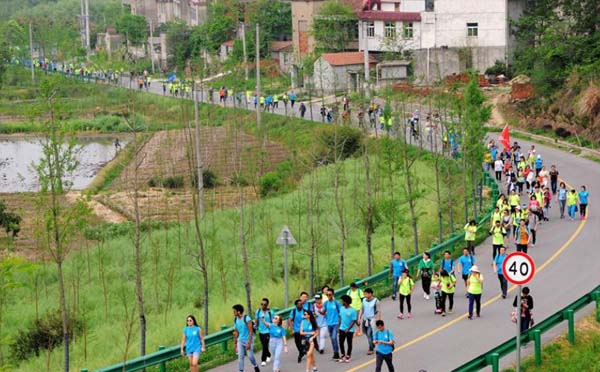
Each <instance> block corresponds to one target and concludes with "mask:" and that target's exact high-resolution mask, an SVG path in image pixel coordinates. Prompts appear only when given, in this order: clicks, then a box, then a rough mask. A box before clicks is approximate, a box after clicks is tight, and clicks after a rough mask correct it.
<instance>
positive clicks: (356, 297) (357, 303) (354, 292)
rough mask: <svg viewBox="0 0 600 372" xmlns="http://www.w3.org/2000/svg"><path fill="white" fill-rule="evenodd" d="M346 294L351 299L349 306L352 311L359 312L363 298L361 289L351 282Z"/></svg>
mask: <svg viewBox="0 0 600 372" xmlns="http://www.w3.org/2000/svg"><path fill="white" fill-rule="evenodd" d="M346 294H347V295H348V296H350V298H351V299H352V303H351V304H350V306H351V307H352V308H353V309H354V310H356V311H360V308H361V307H362V299H363V297H365V295H364V293H363V291H362V289H360V288H358V285H357V284H356V283H354V282H352V283H350V289H349V290H348V291H347V292H346Z"/></svg>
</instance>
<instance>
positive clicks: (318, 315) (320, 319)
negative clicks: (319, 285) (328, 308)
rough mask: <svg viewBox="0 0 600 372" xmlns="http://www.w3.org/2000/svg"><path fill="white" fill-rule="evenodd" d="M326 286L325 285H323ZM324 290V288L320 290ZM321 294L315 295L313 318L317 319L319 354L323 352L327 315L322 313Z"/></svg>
mask: <svg viewBox="0 0 600 372" xmlns="http://www.w3.org/2000/svg"><path fill="white" fill-rule="evenodd" d="M325 288H327V287H325ZM322 291H323V292H324V290H322ZM323 306H324V304H323V295H321V294H320V293H317V294H316V295H315V304H314V310H315V320H316V321H317V327H319V354H323V353H324V352H325V338H326V337H327V334H328V332H327V317H326V316H325V314H324V311H323V310H324V308H323Z"/></svg>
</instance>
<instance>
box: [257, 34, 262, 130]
mask: <svg viewBox="0 0 600 372" xmlns="http://www.w3.org/2000/svg"><path fill="white" fill-rule="evenodd" d="M259 36H260V33H259V26H258V23H257V24H256V99H257V100H258V105H257V106H256V127H257V128H258V129H259V130H260V97H261V93H260V37H259Z"/></svg>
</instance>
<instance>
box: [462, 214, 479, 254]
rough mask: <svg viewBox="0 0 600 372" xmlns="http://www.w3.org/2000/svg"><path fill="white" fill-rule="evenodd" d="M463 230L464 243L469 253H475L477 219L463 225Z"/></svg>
mask: <svg viewBox="0 0 600 372" xmlns="http://www.w3.org/2000/svg"><path fill="white" fill-rule="evenodd" d="M464 230H465V243H466V244H467V249H468V250H469V252H471V254H472V255H473V256H474V255H475V237H476V236H477V221H475V220H471V221H469V223H468V224H466V225H465V227H464Z"/></svg>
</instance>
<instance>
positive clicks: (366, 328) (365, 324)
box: [358, 288, 381, 355]
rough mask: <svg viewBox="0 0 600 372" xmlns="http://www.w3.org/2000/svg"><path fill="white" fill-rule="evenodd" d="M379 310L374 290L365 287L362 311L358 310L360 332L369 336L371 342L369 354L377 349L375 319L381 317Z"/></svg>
mask: <svg viewBox="0 0 600 372" xmlns="http://www.w3.org/2000/svg"><path fill="white" fill-rule="evenodd" d="M380 314H381V313H380V312H379V299H377V297H375V296H373V290H372V289H371V288H367V289H365V298H363V299H362V304H361V307H360V311H359V312H358V325H359V332H360V331H361V329H362V332H363V333H364V334H365V336H367V341H368V343H369V351H368V352H367V355H372V354H373V350H375V344H374V343H373V331H374V328H375V321H376V320H379V319H380V318H381V315H380Z"/></svg>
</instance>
